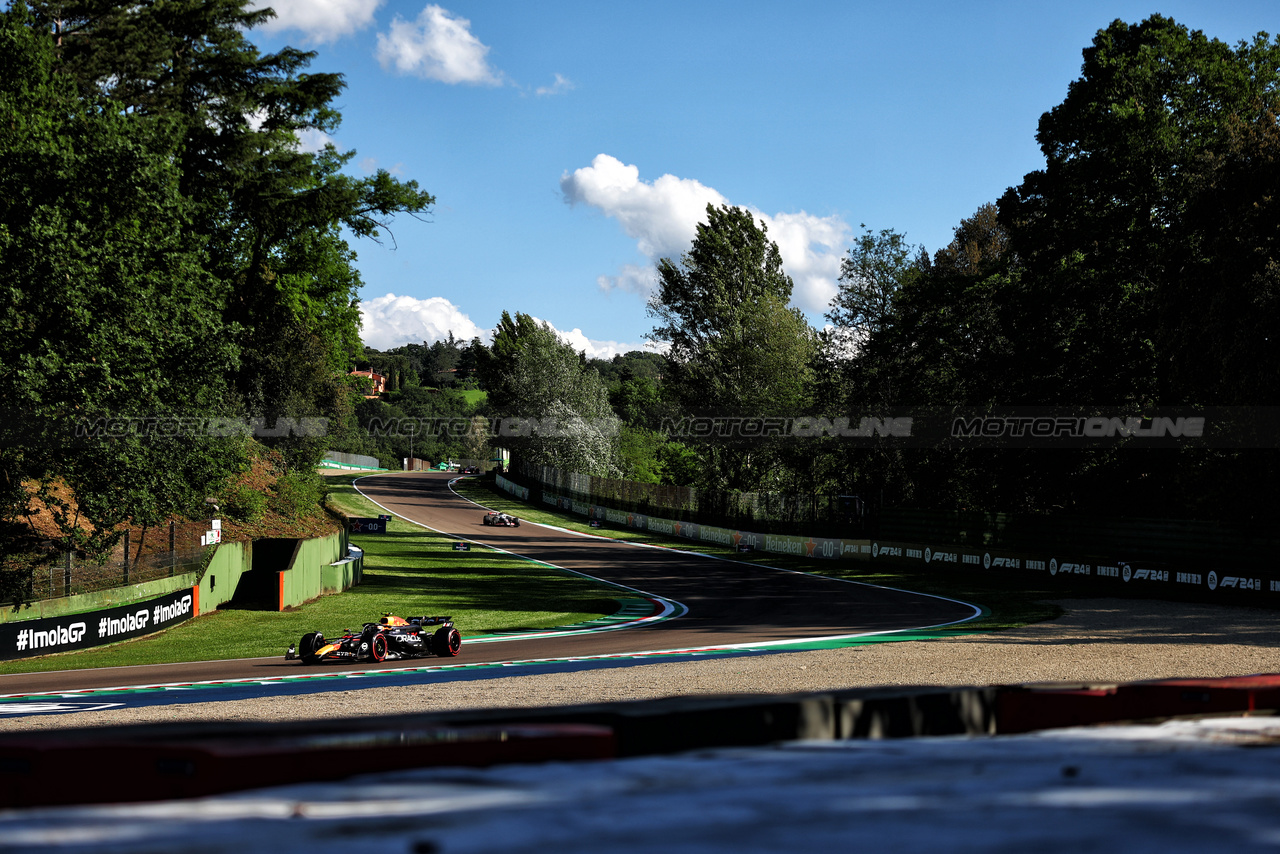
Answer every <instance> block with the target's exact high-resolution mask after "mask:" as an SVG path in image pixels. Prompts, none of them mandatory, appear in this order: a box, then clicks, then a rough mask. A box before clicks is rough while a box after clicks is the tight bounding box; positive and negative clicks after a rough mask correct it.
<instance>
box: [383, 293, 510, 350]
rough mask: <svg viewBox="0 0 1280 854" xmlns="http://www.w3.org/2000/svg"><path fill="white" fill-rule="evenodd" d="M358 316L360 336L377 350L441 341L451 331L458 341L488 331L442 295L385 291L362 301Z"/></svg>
mask: <svg viewBox="0 0 1280 854" xmlns="http://www.w3.org/2000/svg"><path fill="white" fill-rule="evenodd" d="M360 315H361V334H360V337H361V339H362V340H363V341H364V343H365V344H366V345H367V346H369V347H373V348H375V349H377V350H389V349H391V348H393V347H399V346H401V345H404V344H421V343H422V342H424V341H442V340H444V339H445V338H447V337H448V336H449V333H450V332H452V333H453V337H454V338H457V339H459V340H461V341H470V340H471V339H472V338H476V337H479V338H480V339H481V340H488V338H489V332H488V331H487V330H484V329H481V328H480V327H479V326H477V325H476V324H475V323H474V322H473V321H472V320H471V318H470V317H468V316H467V315H466V314H464V313H463V312H462V310H461V309H459V308H458V307H457V306H456V305H454V304H453V303H451V302H449V301H448V300H447V299H445V298H444V297H429V298H428V299H417V298H415V297H409V296H396V295H395V294H387V295H386V296H381V297H377V298H375V299H371V300H368V301H367V302H362V303H361V304H360Z"/></svg>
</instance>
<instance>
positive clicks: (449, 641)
mask: <svg viewBox="0 0 1280 854" xmlns="http://www.w3.org/2000/svg"><path fill="white" fill-rule="evenodd" d="M460 649H462V635H461V634H459V633H458V630H457V629H455V628H451V627H449V626H445V627H443V628H440V629H437V630H436V633H435V635H433V636H432V638H431V651H432V652H434V653H435V654H436V655H437V656H438V657H440V658H453V657H454V656H455V655H457V654H458V650H460Z"/></svg>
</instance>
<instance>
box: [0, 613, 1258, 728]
mask: <svg viewBox="0 0 1280 854" xmlns="http://www.w3.org/2000/svg"><path fill="white" fill-rule="evenodd" d="M1057 604H1059V605H1061V606H1062V607H1063V608H1064V610H1065V614H1064V615H1063V616H1062V617H1060V618H1058V619H1056V620H1052V621H1048V622H1044V623H1037V624H1034V625H1031V626H1027V627H1025V628H1021V629H1016V630H1011V631H1005V632H999V633H993V634H985V635H968V636H961V637H956V638H950V639H944V640H931V641H908V642H899V643H877V644H870V645H865V646H854V647H847V648H844V649H834V650H821V651H812V652H791V653H778V654H772V655H760V656H751V657H732V658H708V659H704V660H699V661H685V662H669V663H655V664H642V665H629V666H620V667H615V668H607V669H592V670H585V671H579V672H572V673H542V674H539V673H536V672H533V673H530V674H529V675H521V676H511V677H503V678H491V679H476V680H458V681H448V680H442V681H441V682H435V683H432V684H424V685H412V686H403V685H402V686H396V687H382V688H366V689H361V690H340V691H334V692H330V693H323V694H311V695H306V696H296V697H264V698H262V699H255V700H235V701H227V702H212V703H191V704H187V705H173V706H153V707H145V708H136V709H113V710H103V711H96V712H80V713H74V714H61V715H35V716H30V717H22V718H11V719H8V720H2V719H0V732H13V731H20V730H46V731H47V730H49V729H53V728H63V727H83V726H108V725H113V724H128V723H154V722H161V721H198V720H204V721H210V720H243V721H272V720H305V719H310V718H320V717H327V716H332V715H340V716H348V717H349V716H357V715H388V714H401V713H413V712H431V711H443V710H454V709H484V708H504V707H505V708H514V707H533V706H553V705H571V704H579V703H596V702H612V701H621V700H639V699H651V698H658V697H670V696H678V695H685V696H689V695H710V694H745V693H750V694H759V693H775V694H786V693H795V692H805V691H829V690H838V689H843V688H858V687H871V686H885V685H952V686H961V685H1008V684H1017V683H1025V682H1075V683H1080V682H1089V683H1113V682H1131V681H1138V680H1145V679H1164V678H1179V677H1181V678H1191V677H1215V676H1244V675H1250V674H1256V673H1280V613H1278V612H1275V611H1268V610H1260V609H1257V610H1255V609H1248V608H1230V607H1223V606H1215V605H1194V604H1185V603H1170V602H1154V601H1135V600H1128V599H1080V600H1064V601H1059V602H1058V603H1057ZM464 649H465V647H464ZM215 690H216V689H215Z"/></svg>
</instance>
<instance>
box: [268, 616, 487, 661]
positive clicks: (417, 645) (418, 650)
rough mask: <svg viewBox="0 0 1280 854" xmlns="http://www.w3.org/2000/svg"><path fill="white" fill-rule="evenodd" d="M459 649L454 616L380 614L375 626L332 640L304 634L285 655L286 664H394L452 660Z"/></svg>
mask: <svg viewBox="0 0 1280 854" xmlns="http://www.w3.org/2000/svg"><path fill="white" fill-rule="evenodd" d="M461 648H462V635H461V634H459V633H458V630H457V629H456V628H454V627H453V617H410V618H408V619H405V618H403V617H397V616H395V615H394V614H383V616H382V619H381V620H379V621H378V622H376V623H365V624H364V628H362V629H361V630H360V631H358V632H353V631H351V630H350V629H344V630H343V632H342V636H341V637H338V638H334V639H332V640H330V639H328V638H326V637H325V636H324V635H323V634H321V633H320V632H307V633H306V634H305V635H303V636H302V640H300V641H298V643H297V645H296V646H291V647H289V649H288V651H287V652H286V653H285V654H284V657H285V660H286V661H293V660H294V659H300V660H301V661H302V663H303V664H318V663H320V662H322V661H395V660H397V659H401V658H425V657H427V656H431V655H435V656H439V657H440V658H452V657H453V656H455V655H457V654H458V651H459V650H460V649H461Z"/></svg>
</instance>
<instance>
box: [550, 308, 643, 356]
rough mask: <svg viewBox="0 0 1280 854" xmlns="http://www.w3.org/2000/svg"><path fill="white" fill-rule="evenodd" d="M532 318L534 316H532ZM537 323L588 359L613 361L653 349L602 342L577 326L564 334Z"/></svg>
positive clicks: (639, 344)
mask: <svg viewBox="0 0 1280 854" xmlns="http://www.w3.org/2000/svg"><path fill="white" fill-rule="evenodd" d="M530 316H531V317H532V315H530ZM533 321H534V322H535V323H545V324H547V326H550V327H551V331H552V332H554V333H555V334H556V337H558V338H559V339H560V340H561V341H563V342H564V343H566V344H568V345H570V346H571V347H573V349H574V350H576V351H577V352H579V353H582V352H584V351H585V352H586V354H587V358H588V359H612V358H613V357H614V356H619V355H622V354H623V353H630V352H631V351H632V350H645V349H649V350H652V349H653V345H652V344H648V343H644V342H641V343H638V344H627V343H625V342H622V341H601V340H598V339H595V338H588V337H587V335H586V333H585V332H583V331H582V330H581V329H578V328H577V327H576V326H575V327H574V328H573V329H572V330H570V331H569V332H563V331H561V330H559V329H556V327H555V326H554V325H553V324H552V323H551V322H550V321H546V320H542V319H541V318H537V317H533Z"/></svg>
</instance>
